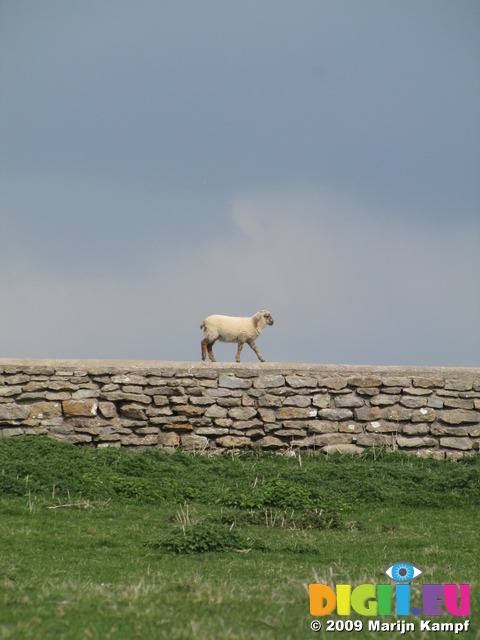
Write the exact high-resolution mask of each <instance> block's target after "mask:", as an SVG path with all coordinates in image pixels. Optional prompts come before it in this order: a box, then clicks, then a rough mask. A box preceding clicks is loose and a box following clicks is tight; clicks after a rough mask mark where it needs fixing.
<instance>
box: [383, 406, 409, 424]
mask: <svg viewBox="0 0 480 640" xmlns="http://www.w3.org/2000/svg"><path fill="white" fill-rule="evenodd" d="M412 414H413V412H412V410H411V409H405V408H404V407H399V406H398V405H397V406H394V407H387V408H384V409H382V410H381V412H380V417H381V418H383V419H384V420H392V421H394V422H406V421H407V420H410V419H411V417H412Z"/></svg>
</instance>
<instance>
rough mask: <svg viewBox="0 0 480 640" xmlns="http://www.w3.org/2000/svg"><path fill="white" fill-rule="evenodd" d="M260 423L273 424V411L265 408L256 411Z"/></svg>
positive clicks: (274, 417)
mask: <svg viewBox="0 0 480 640" xmlns="http://www.w3.org/2000/svg"><path fill="white" fill-rule="evenodd" d="M257 413H258V415H259V416H260V419H261V420H262V422H275V420H276V415H275V410H274V409H267V408H265V407H259V408H258V411H257Z"/></svg>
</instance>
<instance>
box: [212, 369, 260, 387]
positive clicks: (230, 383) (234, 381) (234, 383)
mask: <svg viewBox="0 0 480 640" xmlns="http://www.w3.org/2000/svg"><path fill="white" fill-rule="evenodd" d="M252 384H253V383H252V381H251V380H246V379H245V378H237V376H234V375H232V374H226V373H221V374H220V377H219V379H218V386H219V387H226V388H227V389H250V387H251V386H252Z"/></svg>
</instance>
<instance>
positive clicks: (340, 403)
mask: <svg viewBox="0 0 480 640" xmlns="http://www.w3.org/2000/svg"><path fill="white" fill-rule="evenodd" d="M364 404H365V401H364V400H362V398H359V397H358V396H356V395H355V394H353V393H352V394H348V395H341V396H337V397H336V398H335V406H336V407H340V408H348V407H362V406H363V405H364Z"/></svg>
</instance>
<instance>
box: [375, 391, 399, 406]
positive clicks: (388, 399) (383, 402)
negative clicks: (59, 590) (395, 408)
mask: <svg viewBox="0 0 480 640" xmlns="http://www.w3.org/2000/svg"><path fill="white" fill-rule="evenodd" d="M397 402H400V395H399V394H391V395H386V394H384V393H379V394H378V395H377V396H373V398H372V399H371V400H370V404H371V405H372V406H374V407H388V406H391V405H392V404H396V403H397Z"/></svg>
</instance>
